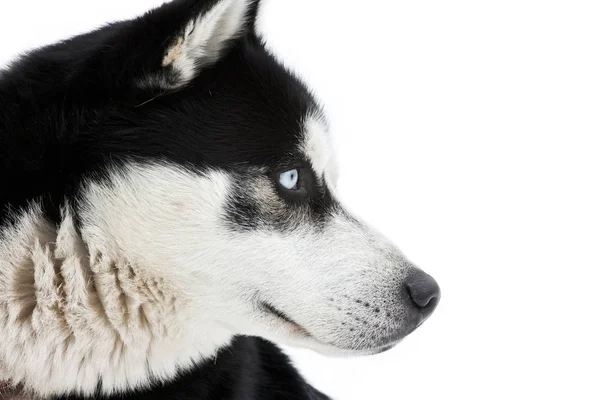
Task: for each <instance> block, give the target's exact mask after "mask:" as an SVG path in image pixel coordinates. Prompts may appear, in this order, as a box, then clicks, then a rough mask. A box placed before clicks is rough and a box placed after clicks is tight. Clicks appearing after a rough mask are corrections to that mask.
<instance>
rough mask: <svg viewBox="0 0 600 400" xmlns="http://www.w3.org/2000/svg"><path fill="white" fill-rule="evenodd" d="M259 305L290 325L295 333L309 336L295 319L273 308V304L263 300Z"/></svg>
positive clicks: (266, 311)
mask: <svg viewBox="0 0 600 400" xmlns="http://www.w3.org/2000/svg"><path fill="white" fill-rule="evenodd" d="M259 306H260V307H261V309H262V310H263V311H264V312H265V313H267V314H270V315H273V316H275V317H277V318H278V319H280V320H282V321H284V322H285V323H287V324H288V325H290V326H291V328H292V330H293V331H294V332H295V333H298V334H301V335H303V336H311V334H310V333H309V332H308V331H307V330H306V329H304V328H303V327H302V326H301V325H300V324H298V323H297V322H296V321H294V320H293V319H292V318H290V317H289V316H288V315H287V314H285V313H284V312H283V311H281V310H279V309H277V308H275V306H273V305H272V304H269V303H267V302H265V301H260V302H259Z"/></svg>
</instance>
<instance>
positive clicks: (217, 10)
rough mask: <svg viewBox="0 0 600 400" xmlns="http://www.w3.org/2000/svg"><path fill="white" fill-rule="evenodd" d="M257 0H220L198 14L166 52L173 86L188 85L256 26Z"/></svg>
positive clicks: (165, 63)
mask: <svg viewBox="0 0 600 400" xmlns="http://www.w3.org/2000/svg"><path fill="white" fill-rule="evenodd" d="M256 3H257V2H256V1H254V0H219V1H216V2H214V4H212V5H211V6H210V7H207V8H206V9H205V10H203V11H201V12H200V13H199V14H198V15H196V16H194V17H193V18H192V19H191V20H190V21H189V22H188V23H187V24H186V26H185V28H184V29H183V31H182V32H181V33H180V34H179V35H177V37H176V38H175V40H174V41H173V42H172V43H171V44H170V46H169V47H168V48H167V49H166V51H165V53H164V57H163V59H162V62H161V67H162V68H167V69H170V72H171V73H172V74H174V75H175V76H174V79H173V80H172V81H171V86H174V87H179V86H184V85H185V84H187V83H188V82H189V81H190V80H192V79H193V78H194V76H195V75H196V73H197V72H198V71H199V70H200V69H201V68H202V67H204V66H206V65H209V64H212V63H214V62H215V61H217V60H218V58H219V56H220V55H221V54H222V52H223V50H225V49H226V48H227V46H228V45H229V44H230V43H231V42H232V41H233V40H235V39H237V38H239V37H240V36H242V35H243V34H245V33H246V31H247V30H248V28H249V27H253V22H254V21H249V19H250V18H251V17H252V18H253V17H254V16H255V13H256V10H255V8H256V7H257V4H256Z"/></svg>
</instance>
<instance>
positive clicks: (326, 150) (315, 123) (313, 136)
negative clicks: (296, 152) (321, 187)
mask: <svg viewBox="0 0 600 400" xmlns="http://www.w3.org/2000/svg"><path fill="white" fill-rule="evenodd" d="M301 150H302V152H303V154H304V155H305V156H306V157H307V158H308V159H309V160H310V163H311V165H312V167H313V169H314V171H315V173H316V174H317V178H318V179H319V181H321V180H322V179H323V177H325V182H326V184H327V185H328V186H330V187H335V181H336V179H337V167H336V162H335V159H334V155H333V149H332V143H331V136H330V134H329V132H328V130H327V125H326V124H325V123H324V121H323V120H322V119H321V118H319V117H316V116H309V117H307V118H306V120H305V122H304V141H303V143H302V145H301Z"/></svg>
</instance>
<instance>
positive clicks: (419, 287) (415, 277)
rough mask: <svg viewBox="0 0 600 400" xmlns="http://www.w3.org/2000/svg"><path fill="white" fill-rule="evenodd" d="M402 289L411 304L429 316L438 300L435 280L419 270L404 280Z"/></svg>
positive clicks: (438, 294)
mask: <svg viewBox="0 0 600 400" xmlns="http://www.w3.org/2000/svg"><path fill="white" fill-rule="evenodd" d="M404 287H405V288H406V291H407V292H408V296H409V297H410V299H411V300H412V302H413V304H414V305H415V306H416V307H417V308H418V309H419V310H421V312H423V313H424V314H425V316H429V314H431V313H432V312H433V310H434V309H435V307H436V306H437V303H438V301H439V299H440V287H439V285H438V284H437V282H436V281H435V279H433V278H432V277H431V276H430V275H429V274H426V273H425V272H423V271H421V270H414V271H412V272H411V274H410V275H409V276H408V277H407V278H406V281H405V282H404Z"/></svg>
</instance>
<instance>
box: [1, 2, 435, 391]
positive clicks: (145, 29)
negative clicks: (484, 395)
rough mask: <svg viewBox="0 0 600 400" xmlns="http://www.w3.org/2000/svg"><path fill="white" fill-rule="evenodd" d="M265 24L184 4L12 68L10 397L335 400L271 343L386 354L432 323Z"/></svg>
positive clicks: (4, 208) (7, 284)
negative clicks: (352, 201)
mask: <svg viewBox="0 0 600 400" xmlns="http://www.w3.org/2000/svg"><path fill="white" fill-rule="evenodd" d="M258 10H259V2H258V1H256V0H175V1H172V2H170V3H166V4H164V5H162V6H161V7H159V8H156V9H154V10H152V11H149V12H148V13H146V14H145V15H143V16H141V17H139V18H136V19H132V20H127V21H121V22H116V23H112V24H109V25H106V26H104V27H102V28H100V29H98V30H95V31H93V32H89V33H86V34H83V35H80V36H76V37H73V38H71V39H68V40H65V41H62V42H60V43H56V44H53V45H50V46H47V47H44V48H41V49H38V50H35V51H32V52H29V53H28V54H25V55H23V56H21V57H20V58H19V59H18V60H16V61H15V62H13V63H12V64H11V65H10V66H9V67H7V68H6V69H5V70H3V71H2V72H1V75H0V157H1V161H0V165H1V169H0V171H1V176H2V180H3V185H2V190H1V194H0V202H1V204H0V337H1V338H2V339H1V340H0V382H2V386H4V387H5V388H4V389H3V390H4V392H3V393H4V394H3V396H4V397H5V398H41V399H80V398H98V399H100V398H103V399H110V398H120V399H261V400H265V399H266V400H268V399H327V398H328V397H327V396H326V395H324V394H322V393H321V392H319V391H318V390H316V389H314V388H313V387H311V386H310V385H309V384H308V383H307V382H305V381H304V380H303V379H302V377H301V376H300V375H299V373H298V372H297V371H296V370H295V369H294V368H293V366H292V365H291V363H290V360H289V359H288V358H287V357H286V356H285V355H284V354H283V353H282V351H281V350H279V348H278V347H276V345H275V344H273V343H281V344H285V345H291V346H299V347H303V348H308V349H312V350H315V351H317V352H320V353H323V354H326V355H369V354H375V353H380V352H383V351H385V350H388V349H390V348H392V347H393V346H394V345H396V344H397V343H398V342H399V341H400V340H401V339H402V338H404V337H405V336H406V335H408V334H409V333H411V332H412V331H413V330H415V329H416V328H417V327H418V326H419V325H420V324H421V323H423V321H424V320H426V319H427V318H428V317H429V316H430V315H431V313H432V312H433V310H434V309H435V308H436V305H437V304H438V301H439V299H440V290H439V286H438V284H437V283H436V281H435V280H434V279H433V278H432V277H431V276H429V275H428V274H426V273H425V272H423V271H422V270H420V269H418V268H417V267H416V266H414V265H413V264H412V263H411V262H410V261H408V260H407V258H406V257H405V256H404V255H403V254H402V253H401V252H400V251H399V250H398V248H397V247H396V246H395V245H394V244H392V243H391V242H390V241H389V240H387V239H386V238H385V237H383V236H382V235H381V234H380V233H378V232H377V231H376V230H374V229H373V228H371V227H369V225H368V224H367V223H365V222H364V221H362V220H361V219H360V218H358V217H357V216H355V215H353V214H352V213H351V212H350V211H348V210H347V208H345V207H344V206H343V204H342V203H341V200H340V199H339V196H338V193H337V189H336V181H337V177H338V169H337V167H336V162H335V156H334V154H333V152H332V146H331V133H330V132H329V128H328V122H327V118H326V116H325V113H324V111H323V108H322V107H321V105H320V104H319V103H318V102H317V101H316V100H315V97H314V96H313V95H312V94H311V92H310V91H309V89H308V88H307V87H306V85H305V84H304V83H303V82H302V81H301V80H300V79H299V78H298V77H297V76H295V75H294V74H293V73H291V72H290V71H289V70H287V69H286V68H285V67H284V66H282V65H281V63H279V62H278V61H277V59H276V58H275V57H274V56H273V55H272V54H271V53H270V51H269V50H268V49H267V48H266V47H265V44H264V41H263V39H262V37H261V36H260V35H259V34H258V33H257V29H256V17H257V14H258Z"/></svg>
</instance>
